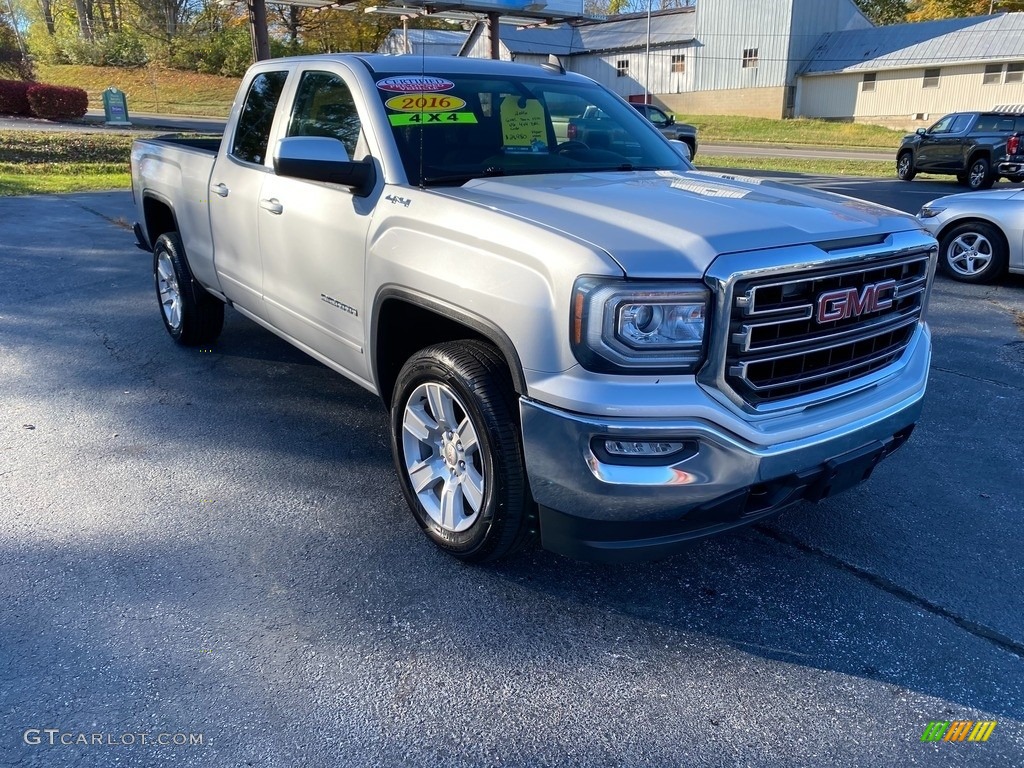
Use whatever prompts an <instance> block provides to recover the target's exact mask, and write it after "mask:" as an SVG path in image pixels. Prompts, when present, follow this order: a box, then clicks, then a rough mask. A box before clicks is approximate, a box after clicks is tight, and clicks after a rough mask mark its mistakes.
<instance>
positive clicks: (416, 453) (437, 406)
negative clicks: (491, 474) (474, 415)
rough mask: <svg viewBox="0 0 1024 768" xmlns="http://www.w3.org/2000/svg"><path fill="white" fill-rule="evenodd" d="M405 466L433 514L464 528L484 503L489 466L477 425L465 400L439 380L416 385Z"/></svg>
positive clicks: (407, 419)
mask: <svg viewBox="0 0 1024 768" xmlns="http://www.w3.org/2000/svg"><path fill="white" fill-rule="evenodd" d="M402 447H403V453H404V454H405V471H406V472H408V473H409V479H410V480H411V481H412V487H413V490H414V491H415V493H416V496H417V498H418V499H419V501H420V503H421V504H422V505H423V509H424V510H425V511H426V513H427V514H428V515H429V516H430V518H431V519H432V520H433V521H434V522H435V523H437V524H438V525H440V526H441V527H442V528H443V529H444V530H446V531H451V532H455V533H457V532H459V531H464V530H466V529H467V528H469V527H470V526H471V525H473V523H475V522H476V520H477V518H478V516H479V514H480V510H481V509H482V508H483V505H484V465H483V456H482V455H481V452H480V443H479V440H478V438H477V431H476V427H475V426H474V424H473V421H472V420H471V419H470V417H469V414H468V412H467V411H466V407H465V405H463V403H462V401H461V400H459V398H458V396H457V395H456V394H455V393H454V392H453V391H452V390H451V389H449V388H448V387H447V386H446V385H444V384H441V383H439V382H436V381H432V382H427V383H424V384H420V385H419V386H418V387H416V389H414V390H413V392H412V394H411V395H410V396H409V399H408V401H407V402H406V405H405V413H404V415H403V417H402Z"/></svg>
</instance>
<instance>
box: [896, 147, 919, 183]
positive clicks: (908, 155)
mask: <svg viewBox="0 0 1024 768" xmlns="http://www.w3.org/2000/svg"><path fill="white" fill-rule="evenodd" d="M915 176H917V171H916V170H915V169H914V153H913V152H910V151H909V150H908V151H906V152H900V153H899V155H898V156H897V157H896V178H898V179H899V180H900V181H913V180H914V177H915Z"/></svg>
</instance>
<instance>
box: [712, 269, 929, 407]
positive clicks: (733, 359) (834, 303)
mask: <svg viewBox="0 0 1024 768" xmlns="http://www.w3.org/2000/svg"><path fill="white" fill-rule="evenodd" d="M928 268H929V254H928V253H927V252H922V253H915V254H911V255H909V256H908V255H906V254H905V253H904V254H902V255H901V256H899V257H890V258H888V259H886V258H881V259H878V260H873V261H872V262H870V263H868V264H863V265H858V266H850V265H846V266H845V267H844V268H842V269H831V270H827V269H825V270H816V271H811V272H807V273H802V274H800V275H799V276H796V277H792V276H791V277H784V278H780V277H778V276H775V277H771V278H753V279H748V280H739V281H737V283H736V285H735V289H734V290H733V293H732V296H733V303H732V309H731V312H730V323H729V341H728V344H727V349H726V360H725V374H726V382H727V383H728V385H729V386H730V387H732V388H733V389H734V391H735V392H736V393H737V394H738V395H739V396H740V397H741V398H742V399H743V400H745V401H746V402H748V403H750V404H751V405H754V406H757V405H762V404H766V403H771V402H774V401H777V400H783V399H786V398H791V397H796V396H799V395H807V394H811V393H814V392H819V391H821V390H824V389H828V388H829V387H833V386H836V385H838V384H842V383H844V382H848V381H851V380H853V379H857V378H859V377H861V376H865V375H867V374H870V373H872V372H874V371H877V370H880V369H881V368H884V367H885V366H887V365H889V364H890V363H892V362H894V361H895V360H896V359H897V358H899V356H900V355H901V354H902V353H903V350H904V349H905V348H906V346H907V344H909V343H910V340H911V339H912V338H913V335H914V331H915V329H916V327H917V324H918V321H919V320H920V318H921V312H922V308H923V304H924V299H925V295H926V288H927V284H928Z"/></svg>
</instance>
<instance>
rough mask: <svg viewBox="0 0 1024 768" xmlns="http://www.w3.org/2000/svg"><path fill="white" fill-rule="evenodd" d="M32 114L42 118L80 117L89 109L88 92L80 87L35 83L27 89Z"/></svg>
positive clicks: (65, 118)
mask: <svg viewBox="0 0 1024 768" xmlns="http://www.w3.org/2000/svg"><path fill="white" fill-rule="evenodd" d="M27 96H28V104H29V107H30V108H31V110H32V114H33V115H35V116H36V117H41V118H43V119H44V120H69V119H73V118H78V117H82V116H83V115H85V113H86V110H88V109H89V94H87V93H86V92H85V91H83V90H82V89H81V88H74V87H66V86H60V85H41V84H36V85H32V86H30V87H29V89H28V91H27Z"/></svg>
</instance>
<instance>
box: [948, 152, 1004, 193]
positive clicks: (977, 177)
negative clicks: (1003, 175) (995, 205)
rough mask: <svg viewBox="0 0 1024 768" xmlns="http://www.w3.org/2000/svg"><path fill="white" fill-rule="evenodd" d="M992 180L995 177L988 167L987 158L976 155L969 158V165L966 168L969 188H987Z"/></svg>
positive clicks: (993, 180)
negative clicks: (971, 158)
mask: <svg viewBox="0 0 1024 768" xmlns="http://www.w3.org/2000/svg"><path fill="white" fill-rule="evenodd" d="M957 178H959V177H957ZM993 182H995V177H994V176H993V175H992V169H991V168H990V167H989V162H988V158H986V157H976V158H974V159H973V160H971V166H970V168H968V169H967V186H968V187H970V188H971V189H988V188H989V187H991V186H992V184H993Z"/></svg>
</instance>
